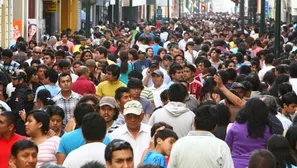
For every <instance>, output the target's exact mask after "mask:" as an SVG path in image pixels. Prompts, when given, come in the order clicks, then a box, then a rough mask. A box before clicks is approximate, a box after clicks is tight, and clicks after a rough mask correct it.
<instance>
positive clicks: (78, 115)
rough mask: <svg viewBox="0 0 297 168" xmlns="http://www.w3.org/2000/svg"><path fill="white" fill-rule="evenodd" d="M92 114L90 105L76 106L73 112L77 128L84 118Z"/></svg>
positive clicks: (92, 110)
mask: <svg viewBox="0 0 297 168" xmlns="http://www.w3.org/2000/svg"><path fill="white" fill-rule="evenodd" d="M92 112H95V109H94V107H93V106H92V105H90V104H87V103H80V104H77V105H76V107H75V109H74V112H73V115H74V119H75V122H76V125H77V127H81V124H82V120H83V118H84V116H85V115H86V114H89V113H92Z"/></svg>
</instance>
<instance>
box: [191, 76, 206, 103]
mask: <svg viewBox="0 0 297 168" xmlns="http://www.w3.org/2000/svg"><path fill="white" fill-rule="evenodd" d="M202 87H203V84H202V83H201V82H199V81H198V80H196V79H194V80H193V81H192V82H191V83H190V85H189V90H188V91H189V93H190V94H191V95H193V96H195V97H196V99H197V100H198V99H199V97H200V91H201V89H202Z"/></svg>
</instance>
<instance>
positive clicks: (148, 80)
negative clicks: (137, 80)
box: [142, 58, 171, 87]
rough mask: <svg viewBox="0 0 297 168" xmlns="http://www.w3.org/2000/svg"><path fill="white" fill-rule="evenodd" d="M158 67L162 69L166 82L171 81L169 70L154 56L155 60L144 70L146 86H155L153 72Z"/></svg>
mask: <svg viewBox="0 0 297 168" xmlns="http://www.w3.org/2000/svg"><path fill="white" fill-rule="evenodd" d="M157 69H159V70H160V71H162V72H163V74H164V83H165V84H168V83H169V82H170V81H171V79H170V77H169V75H168V73H167V71H166V70H165V69H163V68H161V67H160V62H159V61H158V60H154V58H153V60H152V61H151V62H150V64H149V68H145V69H143V71H142V76H143V80H142V82H143V84H144V85H145V86H146V87H152V86H153V80H152V76H151V73H152V72H154V71H155V70H157Z"/></svg>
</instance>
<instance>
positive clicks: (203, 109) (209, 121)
mask: <svg viewBox="0 0 297 168" xmlns="http://www.w3.org/2000/svg"><path fill="white" fill-rule="evenodd" d="M195 114H196V116H195V128H196V129H199V130H204V131H213V130H214V129H215V127H216V126H217V124H218V115H217V114H218V112H217V109H216V108H215V107H214V106H212V105H202V106H200V107H199V108H198V109H197V111H196V112H195Z"/></svg>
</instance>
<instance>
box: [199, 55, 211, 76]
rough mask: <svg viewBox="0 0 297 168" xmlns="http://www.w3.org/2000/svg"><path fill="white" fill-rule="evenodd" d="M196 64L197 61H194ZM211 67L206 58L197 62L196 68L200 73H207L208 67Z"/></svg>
mask: <svg viewBox="0 0 297 168" xmlns="http://www.w3.org/2000/svg"><path fill="white" fill-rule="evenodd" d="M196 65H197V63H196ZM210 67H211V63H210V61H209V60H207V59H202V60H200V61H199V62H198V70H199V72H200V73H202V74H207V73H209V68H210Z"/></svg>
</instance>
